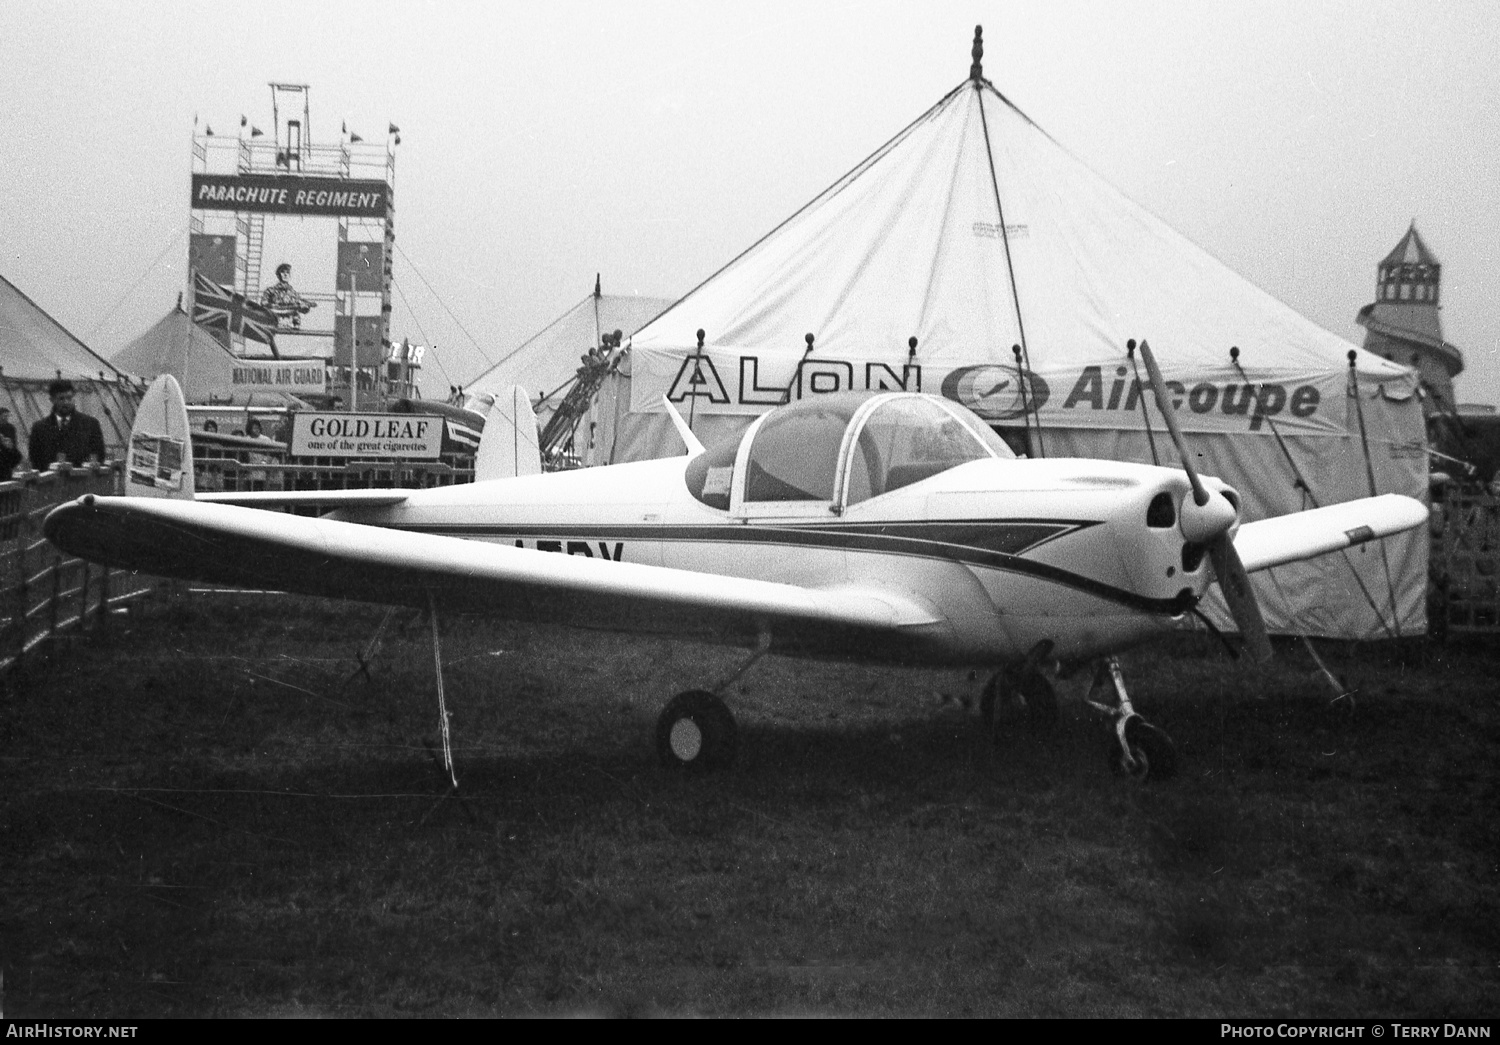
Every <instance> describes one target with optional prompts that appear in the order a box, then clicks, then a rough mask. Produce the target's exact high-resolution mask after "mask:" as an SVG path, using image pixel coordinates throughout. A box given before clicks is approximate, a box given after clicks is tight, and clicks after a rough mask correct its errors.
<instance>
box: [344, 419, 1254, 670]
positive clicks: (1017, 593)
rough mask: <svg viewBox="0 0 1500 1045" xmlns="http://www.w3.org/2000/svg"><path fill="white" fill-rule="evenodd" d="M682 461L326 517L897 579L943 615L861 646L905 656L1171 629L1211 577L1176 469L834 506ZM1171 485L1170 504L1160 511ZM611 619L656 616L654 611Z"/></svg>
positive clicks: (1068, 475)
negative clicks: (1184, 514)
mask: <svg viewBox="0 0 1500 1045" xmlns="http://www.w3.org/2000/svg"><path fill="white" fill-rule="evenodd" d="M747 441H748V439H747ZM687 465H688V460H687V459H686V458H676V459H670V460H659V461H646V462H640V463H635V464H623V465H615V466H611V467H603V468H591V469H588V470H586V471H574V472H556V473H550V474H545V475H534V476H523V477H519V478H513V479H504V480H496V481H490V482H481V483H473V484H467V485H462V486H450V487H443V488H438V489H431V490H423V491H420V492H414V493H412V494H411V495H410V496H409V497H408V498H407V500H406V501H404V502H403V503H401V504H397V505H392V506H388V507H376V508H365V507H361V508H350V509H342V510H339V511H337V512H334V513H333V514H332V515H331V516H330V518H335V519H341V520H344V521H347V522H357V523H363V524H368V525H374V526H380V527H389V528H395V529H398V530H403V531H415V532H423V533H432V534H440V535H444V536H449V537H459V538H464V539H467V540H475V541H486V542H493V543H498V544H503V545H509V546H513V547H517V548H525V549H534V550H536V551H539V552H550V553H554V554H561V555H572V556H580V557H587V558H592V559H606V560H612V561H615V562H621V563H634V564H640V565H647V566H658V567H669V568H673V569H678V570H687V571H693V572H696V573H701V574H712V575H718V576H723V577H734V578H745V579H750V580H758V581H770V582H775V583H781V584H789V585H798V586H801V587H807V588H819V589H839V588H842V587H846V586H847V587H851V588H855V587H857V588H859V589H861V590H865V591H868V590H870V589H872V588H874V589H884V590H888V591H890V592H891V593H893V594H898V595H900V596H902V597H904V598H906V599H913V598H915V599H917V600H920V601H921V602H923V603H925V604H927V605H928V606H929V607H930V609H931V611H932V618H933V620H932V622H931V623H930V624H929V625H927V626H921V627H917V628H913V629H909V632H910V641H890V640H889V639H888V638H886V639H883V640H881V641H880V642H879V643H878V644H877V645H876V646H875V648H867V649H864V650H862V651H861V652H862V654H863V655H865V656H868V657H871V658H873V659H888V660H894V661H901V662H906V663H912V662H918V663H928V664H945V665H954V664H960V665H969V664H976V665H994V664H998V663H1007V662H1011V661H1014V660H1016V659H1018V658H1021V657H1023V656H1025V654H1026V652H1027V651H1028V650H1030V649H1031V648H1033V647H1034V646H1035V645H1036V644H1037V643H1038V642H1041V641H1043V640H1051V641H1053V642H1054V644H1055V647H1054V655H1056V656H1058V657H1059V658H1061V659H1063V660H1081V659H1086V658H1090V657H1094V656H1098V655H1100V654H1101V653H1104V652H1106V651H1110V650H1117V649H1120V648H1122V647H1126V646H1130V645H1133V644H1135V643H1138V642H1141V641H1144V640H1147V639H1150V638H1152V637H1154V636H1157V635H1159V634H1161V633H1162V632H1163V631H1165V630H1169V629H1170V628H1172V627H1173V626H1174V622H1175V620H1176V619H1177V618H1179V617H1180V616H1181V615H1182V614H1183V613H1185V612H1186V611H1187V610H1188V609H1189V608H1190V606H1191V605H1192V604H1193V603H1194V602H1196V600H1197V599H1198V597H1200V596H1201V595H1202V593H1203V591H1204V589H1205V588H1206V587H1207V585H1208V584H1209V583H1210V581H1211V579H1212V576H1211V572H1210V569H1209V567H1208V565H1207V562H1206V559H1205V557H1204V556H1203V555H1202V554H1201V551H1199V552H1196V553H1195V552H1193V551H1192V550H1191V549H1190V550H1189V551H1188V553H1187V554H1186V555H1184V546H1185V545H1186V544H1187V543H1188V542H1186V540H1185V539H1184V538H1183V536H1182V534H1181V533H1180V532H1179V530H1178V527H1177V525H1176V517H1177V512H1176V509H1177V506H1178V505H1180V503H1181V502H1182V500H1183V498H1184V497H1186V496H1188V493H1189V488H1188V483H1187V480H1186V479H1185V478H1184V476H1183V474H1182V472H1180V471H1178V470H1176V469H1168V468H1157V467H1152V466H1149V465H1136V464H1125V463H1118V462H1107V461H1098V460H1005V459H998V458H988V459H983V460H974V461H970V462H968V463H965V464H960V465H958V466H956V467H952V468H950V469H948V470H946V471H943V472H940V473H939V474H937V475H934V476H932V477H930V478H928V479H925V480H922V481H920V482H917V483H914V484H912V485H908V486H903V487H901V488H899V489H896V490H893V491H891V492H889V493H885V494H882V495H880V496H876V497H871V498H869V499H866V500H862V501H860V502H858V503H855V504H839V505H838V507H837V510H835V506H834V503H832V502H816V503H808V502H782V503H779V504H777V503H750V502H747V501H745V500H744V497H743V483H741V484H738V485H737V487H736V489H735V491H734V493H735V496H734V498H733V500H732V503H731V504H730V506H729V508H728V509H727V510H726V509H721V508H716V507H711V506H709V505H708V504H705V503H703V502H702V501H700V500H699V499H698V498H697V497H695V496H694V495H693V494H692V493H691V492H690V490H689V487H688V484H687V481H686V479H685V477H684V473H685V471H686V469H687ZM1216 488H1218V489H1227V487H1224V486H1223V484H1217V486H1216ZM1162 495H1166V497H1167V498H1168V499H1169V500H1170V502H1171V504H1172V506H1173V511H1172V512H1171V513H1169V514H1168V515H1166V516H1158V517H1157V518H1156V520H1155V521H1156V522H1157V525H1151V524H1150V522H1149V521H1148V515H1149V514H1150V509H1151V505H1152V502H1153V500H1156V499H1158V498H1159V497H1161V496H1162ZM561 520H566V522H563V521H561ZM1163 522H1164V524H1162V523H1163ZM1189 567H1191V568H1189ZM619 626H620V627H622V628H626V629H630V630H640V631H657V630H661V629H660V628H659V627H658V626H655V625H654V624H653V621H652V620H649V619H642V620H639V621H635V622H630V621H621V622H619ZM813 630H815V629H813ZM785 631H786V630H785V629H778V630H777V633H776V634H775V635H774V647H773V648H776V649H778V650H779V651H783V652H802V653H807V654H819V653H838V654H843V655H847V654H848V653H849V651H848V650H847V649H828V648H825V647H826V644H825V643H823V642H820V641H819V640H818V636H817V635H815V634H813V635H804V636H803V637H802V638H801V639H799V636H797V635H795V634H787V633H785Z"/></svg>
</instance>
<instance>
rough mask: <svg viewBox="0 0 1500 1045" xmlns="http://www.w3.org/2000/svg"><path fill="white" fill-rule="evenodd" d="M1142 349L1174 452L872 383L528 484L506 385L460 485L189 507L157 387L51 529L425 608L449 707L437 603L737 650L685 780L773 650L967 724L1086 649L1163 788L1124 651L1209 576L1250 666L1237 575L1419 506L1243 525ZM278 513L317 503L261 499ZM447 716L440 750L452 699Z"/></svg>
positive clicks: (1044, 693) (531, 436) (205, 566)
mask: <svg viewBox="0 0 1500 1045" xmlns="http://www.w3.org/2000/svg"><path fill="white" fill-rule="evenodd" d="M1142 355H1143V357H1144V358H1145V359H1146V360H1147V364H1148V370H1149V371H1150V372H1151V374H1152V378H1153V384H1154V385H1155V386H1156V389H1157V399H1158V402H1159V404H1161V405H1162V406H1163V407H1164V408H1165V413H1164V417H1165V419H1166V420H1167V422H1168V425H1169V428H1170V429H1171V432H1172V435H1173V437H1174V439H1175V441H1176V443H1177V449H1178V454H1179V456H1180V457H1181V459H1182V461H1183V468H1182V469H1175V468H1166V467H1156V466H1150V465H1141V464H1128V463H1122V462H1116V461H1103V460H1081V459H1078V460H1069V459H1044V460H1026V459H1017V458H1016V457H1015V455H1013V454H1012V453H1011V451H1010V450H1009V449H1008V448H1007V447H1006V445H1005V443H1004V442H1002V441H1001V440H1000V439H999V438H998V436H997V435H996V434H995V433H994V432H993V431H992V430H991V429H990V428H989V427H988V426H987V425H986V424H985V423H984V422H983V421H982V420H981V419H980V418H979V417H977V416H976V415H975V414H973V413H972V412H970V411H969V410H968V409H966V408H965V407H963V406H962V405H960V404H958V403H956V402H953V401H950V400H948V399H944V398H940V397H936V396H932V395H923V394H918V393H907V392H880V393H835V394H829V395H819V396H815V397H811V398H806V399H802V400H800V401H798V402H792V403H789V404H787V405H784V406H781V407H779V408H776V409H773V410H771V411H769V412H768V413H765V414H763V415H762V416H760V417H759V418H757V419H756V420H755V421H754V423H752V424H751V425H750V427H749V428H748V429H747V430H746V431H745V432H744V433H743V434H742V435H740V436H736V437H734V438H733V439H730V440H728V441H727V442H724V443H723V444H721V445H718V446H714V447H711V448H706V449H705V448H704V447H703V446H702V445H701V444H700V443H699V441H698V439H697V438H696V436H695V435H694V434H693V432H692V430H691V428H690V426H689V425H688V424H687V423H686V422H685V421H683V419H682V417H681V416H680V415H679V414H677V413H676V411H675V410H672V407H671V404H670V403H668V404H667V409H668V410H669V411H671V413H672V417H673V420H674V422H675V423H676V425H677V428H678V431H679V433H680V434H681V436H682V439H683V442H684V443H685V444H686V446H687V448H688V452H687V454H686V455H685V456H682V457H677V458H673V459H666V460H655V461H644V462H637V463H630V464H620V465H613V466H607V467H597V468H589V469H582V470H578V471H568V472H554V473H549V474H541V473H540V466H539V463H538V458H537V448H536V437H535V421H534V418H533V417H532V414H531V410H530V406H529V404H528V402H527V400H526V397H525V394H524V393H523V392H521V390H519V389H516V390H515V391H514V395H513V397H511V398H507V397H504V396H502V397H499V399H497V402H496V404H495V406H494V407H493V408H492V412H491V414H490V416H489V418H488V420H487V422H486V425H485V431H484V436H483V441H482V443H481V446H480V451H479V460H478V464H477V466H476V479H477V481H476V482H474V483H472V484H465V485H457V486H448V487H441V488H435V489H425V490H346V491H326V492H318V491H295V492H294V491H288V492H285V493H281V492H275V491H267V492H259V493H219V494H203V495H199V496H196V497H195V496H194V491H193V485H192V476H193V470H192V460H191V445H190V443H189V442H188V441H187V439H186V431H187V422H186V414H185V410H184V407H183V405H182V394H181V391H180V390H179V389H178V388H177V385H176V382H175V381H173V380H172V378H171V377H170V376H166V377H163V378H159V379H158V381H157V384H156V385H154V386H153V388H152V389H151V390H150V392H149V393H148V396H147V399H146V401H145V402H143V403H142V406H141V408H140V410H139V412H138V415H137V421H136V427H135V430H134V431H133V432H132V436H131V440H132V446H131V454H130V461H129V463H128V467H127V496H123V497H97V496H93V495H90V496H86V497H83V498H81V499H79V500H76V501H73V502H70V503H68V504H65V505H62V506H60V507H58V508H57V509H55V510H54V511H53V512H52V513H51V514H50V515H49V516H48V517H47V519H46V523H45V532H46V535H47V536H48V537H49V538H50V539H51V540H52V542H53V543H54V544H56V545H57V546H58V547H59V548H61V549H63V550H64V551H66V552H70V553H72V554H75V555H78V556H81V557H83V558H86V559H90V560H93V561H94V562H98V563H103V564H105V565H108V566H111V567H115V568H121V569H128V570H138V571H142V572H145V573H151V574H156V575H159V576H165V577H176V578H183V579H188V580H195V581H204V582H210V583H218V584H230V585H240V586H247V587H254V588H261V589H275V590H283V591H288V592H297V593H303V594H308V595H319V596H331V597H336V598H342V599H353V600H360V601H365V602H372V603H383V604H387V605H392V606H412V607H419V608H422V609H426V610H428V611H430V612H431V613H432V615H433V641H434V649H435V653H439V660H438V696H439V703H440V707H441V706H442V667H441V659H440V651H439V648H438V647H437V642H438V630H437V615H438V614H439V613H448V612H459V613H473V614H486V615H492V616H496V617H503V618H513V619H519V620H527V621H549V622H561V623H566V624H570V625H578V626H583V627H590V628H604V629H611V630H620V631H638V632H656V633H665V634H669V635H672V636H677V637H696V638H700V639H708V640H712V641H718V642H727V643H734V644H739V645H741V646H744V647H746V648H748V649H749V650H750V653H749V656H748V658H747V660H746V661H745V662H744V663H743V665H742V666H741V667H740V669H739V670H738V671H736V672H735V673H734V675H732V676H731V677H730V678H729V679H726V680H723V681H722V682H720V683H719V684H717V685H714V686H712V687H711V688H709V689H693V690H689V691H687V692H685V693H682V694H680V695H678V696H677V697H675V698H674V699H673V700H671V701H670V702H669V703H668V704H667V706H666V708H665V710H663V711H662V713H661V715H660V718H659V719H658V722H657V729H656V747H657V751H658V754H659V757H660V758H661V759H662V761H663V762H664V763H665V764H667V765H669V766H676V767H682V768H689V769H708V768H717V767H722V766H724V765H726V764H727V763H729V762H730V761H731V760H732V758H733V755H734V751H735V746H736V741H735V737H736V727H735V720H734V718H733V716H732V714H731V713H730V711H729V709H728V707H727V706H726V704H725V703H724V701H723V699H722V698H721V696H720V694H722V693H723V692H724V691H725V690H726V689H727V686H728V684H729V683H730V682H732V681H734V679H736V678H738V677H739V676H740V675H741V674H742V673H743V672H744V671H745V670H746V669H748V668H749V667H750V665H751V664H753V663H754V662H755V661H756V660H757V659H759V657H760V656H762V655H763V654H765V653H767V652H771V653H778V654H787V655H792V656H805V657H831V658H849V659H861V660H866V661H876V662H889V663H896V664H901V665H913V666H921V665H925V666H950V667H969V668H983V669H985V670H994V671H996V674H995V675H994V677H993V678H992V679H991V680H990V683H989V685H988V686H987V687H986V688H985V692H984V699H983V700H982V702H981V711H982V713H983V716H984V718H985V720H986V722H987V723H991V724H994V723H1005V722H1007V721H1010V722H1017V721H1018V722H1019V724H1022V725H1024V724H1025V723H1026V722H1028V721H1029V722H1030V723H1031V724H1033V725H1044V724H1045V723H1046V722H1047V721H1048V720H1049V719H1051V718H1054V717H1055V716H1056V713H1057V710H1056V709H1057V704H1056V697H1055V695H1054V691H1053V688H1052V686H1051V683H1050V682H1049V681H1048V679H1047V675H1046V671H1047V670H1052V669H1056V668H1058V667H1059V666H1062V667H1064V668H1076V667H1083V666H1086V665H1088V664H1089V663H1090V662H1093V664H1094V668H1095V676H1094V679H1095V686H1094V689H1093V690H1092V691H1091V693H1090V698H1089V703H1091V704H1093V705H1094V706H1095V707H1097V708H1100V709H1101V710H1103V711H1105V712H1107V713H1108V714H1109V715H1110V716H1111V717H1112V719H1113V726H1114V730H1113V732H1114V736H1115V738H1116V740H1117V743H1112V744H1111V748H1110V751H1111V762H1112V765H1113V766H1114V768H1115V769H1116V770H1117V771H1119V772H1122V773H1125V774H1129V775H1132V776H1135V777H1139V778H1145V777H1155V778H1158V779H1159V778H1164V777H1167V776H1170V775H1171V773H1172V771H1173V768H1174V766H1175V753H1174V751H1173V748H1172V745H1171V742H1170V741H1169V740H1168V739H1167V737H1166V735H1165V734H1164V733H1162V732H1161V731H1160V730H1158V729H1156V728H1155V727H1153V726H1151V725H1148V724H1147V723H1146V722H1145V721H1144V720H1143V719H1142V718H1141V717H1140V716H1139V715H1138V714H1137V713H1136V712H1135V710H1134V708H1133V707H1132V705H1131V702H1130V698H1129V696H1128V695H1127V693H1126V689H1125V684H1124V680H1123V676H1122V675H1121V672H1120V669H1119V664H1118V662H1117V661H1116V659H1115V654H1116V653H1117V652H1119V651H1121V650H1124V649H1126V648H1127V647H1130V646H1133V645H1136V644H1138V643H1141V642H1144V641H1146V640H1149V639H1152V638H1155V637H1158V636H1161V635H1162V634H1164V633H1166V632H1168V631H1169V630H1171V629H1173V628H1174V626H1175V625H1176V623H1177V622H1178V621H1179V620H1180V619H1181V618H1182V617H1183V615H1184V614H1187V613H1189V612H1191V611H1193V610H1194V607H1195V606H1196V604H1197V603H1198V601H1199V600H1200V599H1201V598H1202V597H1203V595H1204V592H1205V591H1206V589H1207V588H1208V586H1209V585H1210V584H1211V583H1213V582H1214V580H1215V579H1217V580H1218V582H1219V583H1220V585H1221V587H1223V588H1224V589H1225V594H1226V598H1227V600H1228V602H1229V605H1230V608H1231V612H1232V613H1233V615H1234V617H1235V618H1236V622H1237V624H1238V625H1239V628H1240V632H1241V634H1242V636H1244V638H1245V641H1246V645H1247V646H1248V647H1249V648H1250V649H1251V650H1252V652H1254V653H1255V654H1256V655H1257V656H1269V654H1270V647H1269V643H1268V641H1267V639H1266V636H1265V628H1264V625H1263V624H1262V623H1261V619H1260V614H1259V610H1258V609H1257V607H1256V604H1255V600H1254V595H1253V593H1252V592H1251V590H1250V587H1249V580H1248V577H1247V576H1246V574H1247V573H1248V572H1252V571H1255V570H1263V569H1267V568H1269V567H1272V566H1276V565H1279V564H1282V563H1288V562H1292V561H1295V560H1299V559H1307V558H1311V557H1313V556H1316V555H1321V554H1324V553H1327V552H1331V551H1336V550H1338V549H1341V548H1346V547H1349V546H1351V545H1355V544H1359V543H1362V542H1364V541H1368V540H1372V539H1376V538H1380V537H1384V536H1387V535H1390V534H1394V533H1398V532H1401V531H1403V530H1406V529H1409V528H1411V527H1414V526H1417V525H1420V524H1421V523H1423V522H1425V521H1426V519H1427V516H1428V513H1427V509H1426V508H1425V507H1424V506H1423V505H1422V504H1421V503H1420V502H1419V501H1416V500H1413V499H1412V498H1409V497H1403V496H1399V495H1395V494H1386V495H1384V496H1379V497H1371V498H1366V499H1362V500H1357V501H1350V502H1346V503H1343V504H1338V505H1332V506H1329V507H1324V508H1319V509H1315V510H1311V511H1305V512H1301V513H1298V514H1294V515H1289V516H1282V517H1279V518H1275V519H1267V520H1262V521H1253V522H1251V521H1244V520H1242V519H1241V517H1240V510H1239V507H1240V499H1239V496H1238V495H1237V493H1236V492H1235V491H1234V490H1233V489H1232V488H1231V487H1229V486H1228V485H1226V484H1225V483H1223V482H1220V481H1219V480H1217V479H1213V478H1209V477H1203V476H1199V475H1198V474H1197V473H1196V471H1195V470H1194V469H1193V467H1192V465H1191V460H1192V456H1191V454H1189V453H1187V452H1185V451H1184V448H1183V443H1182V437H1181V434H1180V433H1179V432H1178V431H1177V429H1176V425H1175V422H1174V421H1173V419H1172V414H1171V412H1170V403H1171V399H1170V397H1169V396H1168V395H1166V394H1165V391H1164V388H1163V386H1162V383H1161V379H1160V373H1159V371H1157V369H1156V366H1155V362H1154V360H1153V359H1152V358H1151V356H1150V350H1149V348H1146V347H1145V346H1143V352H1142ZM497 475H501V476H505V477H503V478H495V476H497ZM292 504H298V505H315V506H318V507H319V508H321V509H323V510H325V514H323V515H322V516H320V517H317V518H311V517H305V516H298V515H291V514H284V513H279V512H268V511H263V510H257V509H258V508H265V507H279V506H285V505H292ZM1096 697H1097V698H1099V699H1095V698H1096ZM442 724H443V729H444V737H445V740H446V737H447V716H446V711H443V712H442ZM449 768H450V772H451V771H452V769H451V762H450V766H449ZM455 782H456V778H455Z"/></svg>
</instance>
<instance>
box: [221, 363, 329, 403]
mask: <svg viewBox="0 0 1500 1045" xmlns="http://www.w3.org/2000/svg"><path fill="white" fill-rule="evenodd" d="M325 366H326V364H325V362H324V361H323V360H322V359H236V360H234V365H233V366H231V367H228V368H227V369H228V377H229V380H228V381H227V382H224V381H221V382H220V383H219V384H218V385H216V386H215V387H214V388H211V389H209V392H210V394H211V395H218V396H220V397H223V396H232V397H234V398H235V400H236V401H238V400H240V399H243V397H244V396H245V395H246V394H248V393H251V392H288V393H290V394H291V395H313V394H321V393H323V392H325V391H327V387H328V381H327V373H326V371H325V369H324V367H325Z"/></svg>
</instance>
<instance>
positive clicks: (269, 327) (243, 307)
mask: <svg viewBox="0 0 1500 1045" xmlns="http://www.w3.org/2000/svg"><path fill="white" fill-rule="evenodd" d="M193 322H194V323H197V324H198V325H199V326H203V327H207V328H209V329H211V330H223V331H227V332H228V333H231V334H239V335H241V336H243V337H244V338H245V340H247V341H259V342H261V343H262V344H266V345H270V346H271V354H272V355H273V356H279V355H280V353H279V352H277V351H276V334H275V333H274V332H275V330H276V313H274V312H272V311H271V310H270V309H268V308H263V307H261V306H260V305H257V304H256V303H255V302H253V301H249V300H247V299H246V298H245V295H243V294H236V293H235V292H234V291H233V290H231V289H230V288H228V287H226V286H222V285H220V284H218V283H215V282H214V281H213V280H211V279H209V278H208V277H207V276H205V275H203V274H202V273H200V272H194V273H193Z"/></svg>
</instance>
